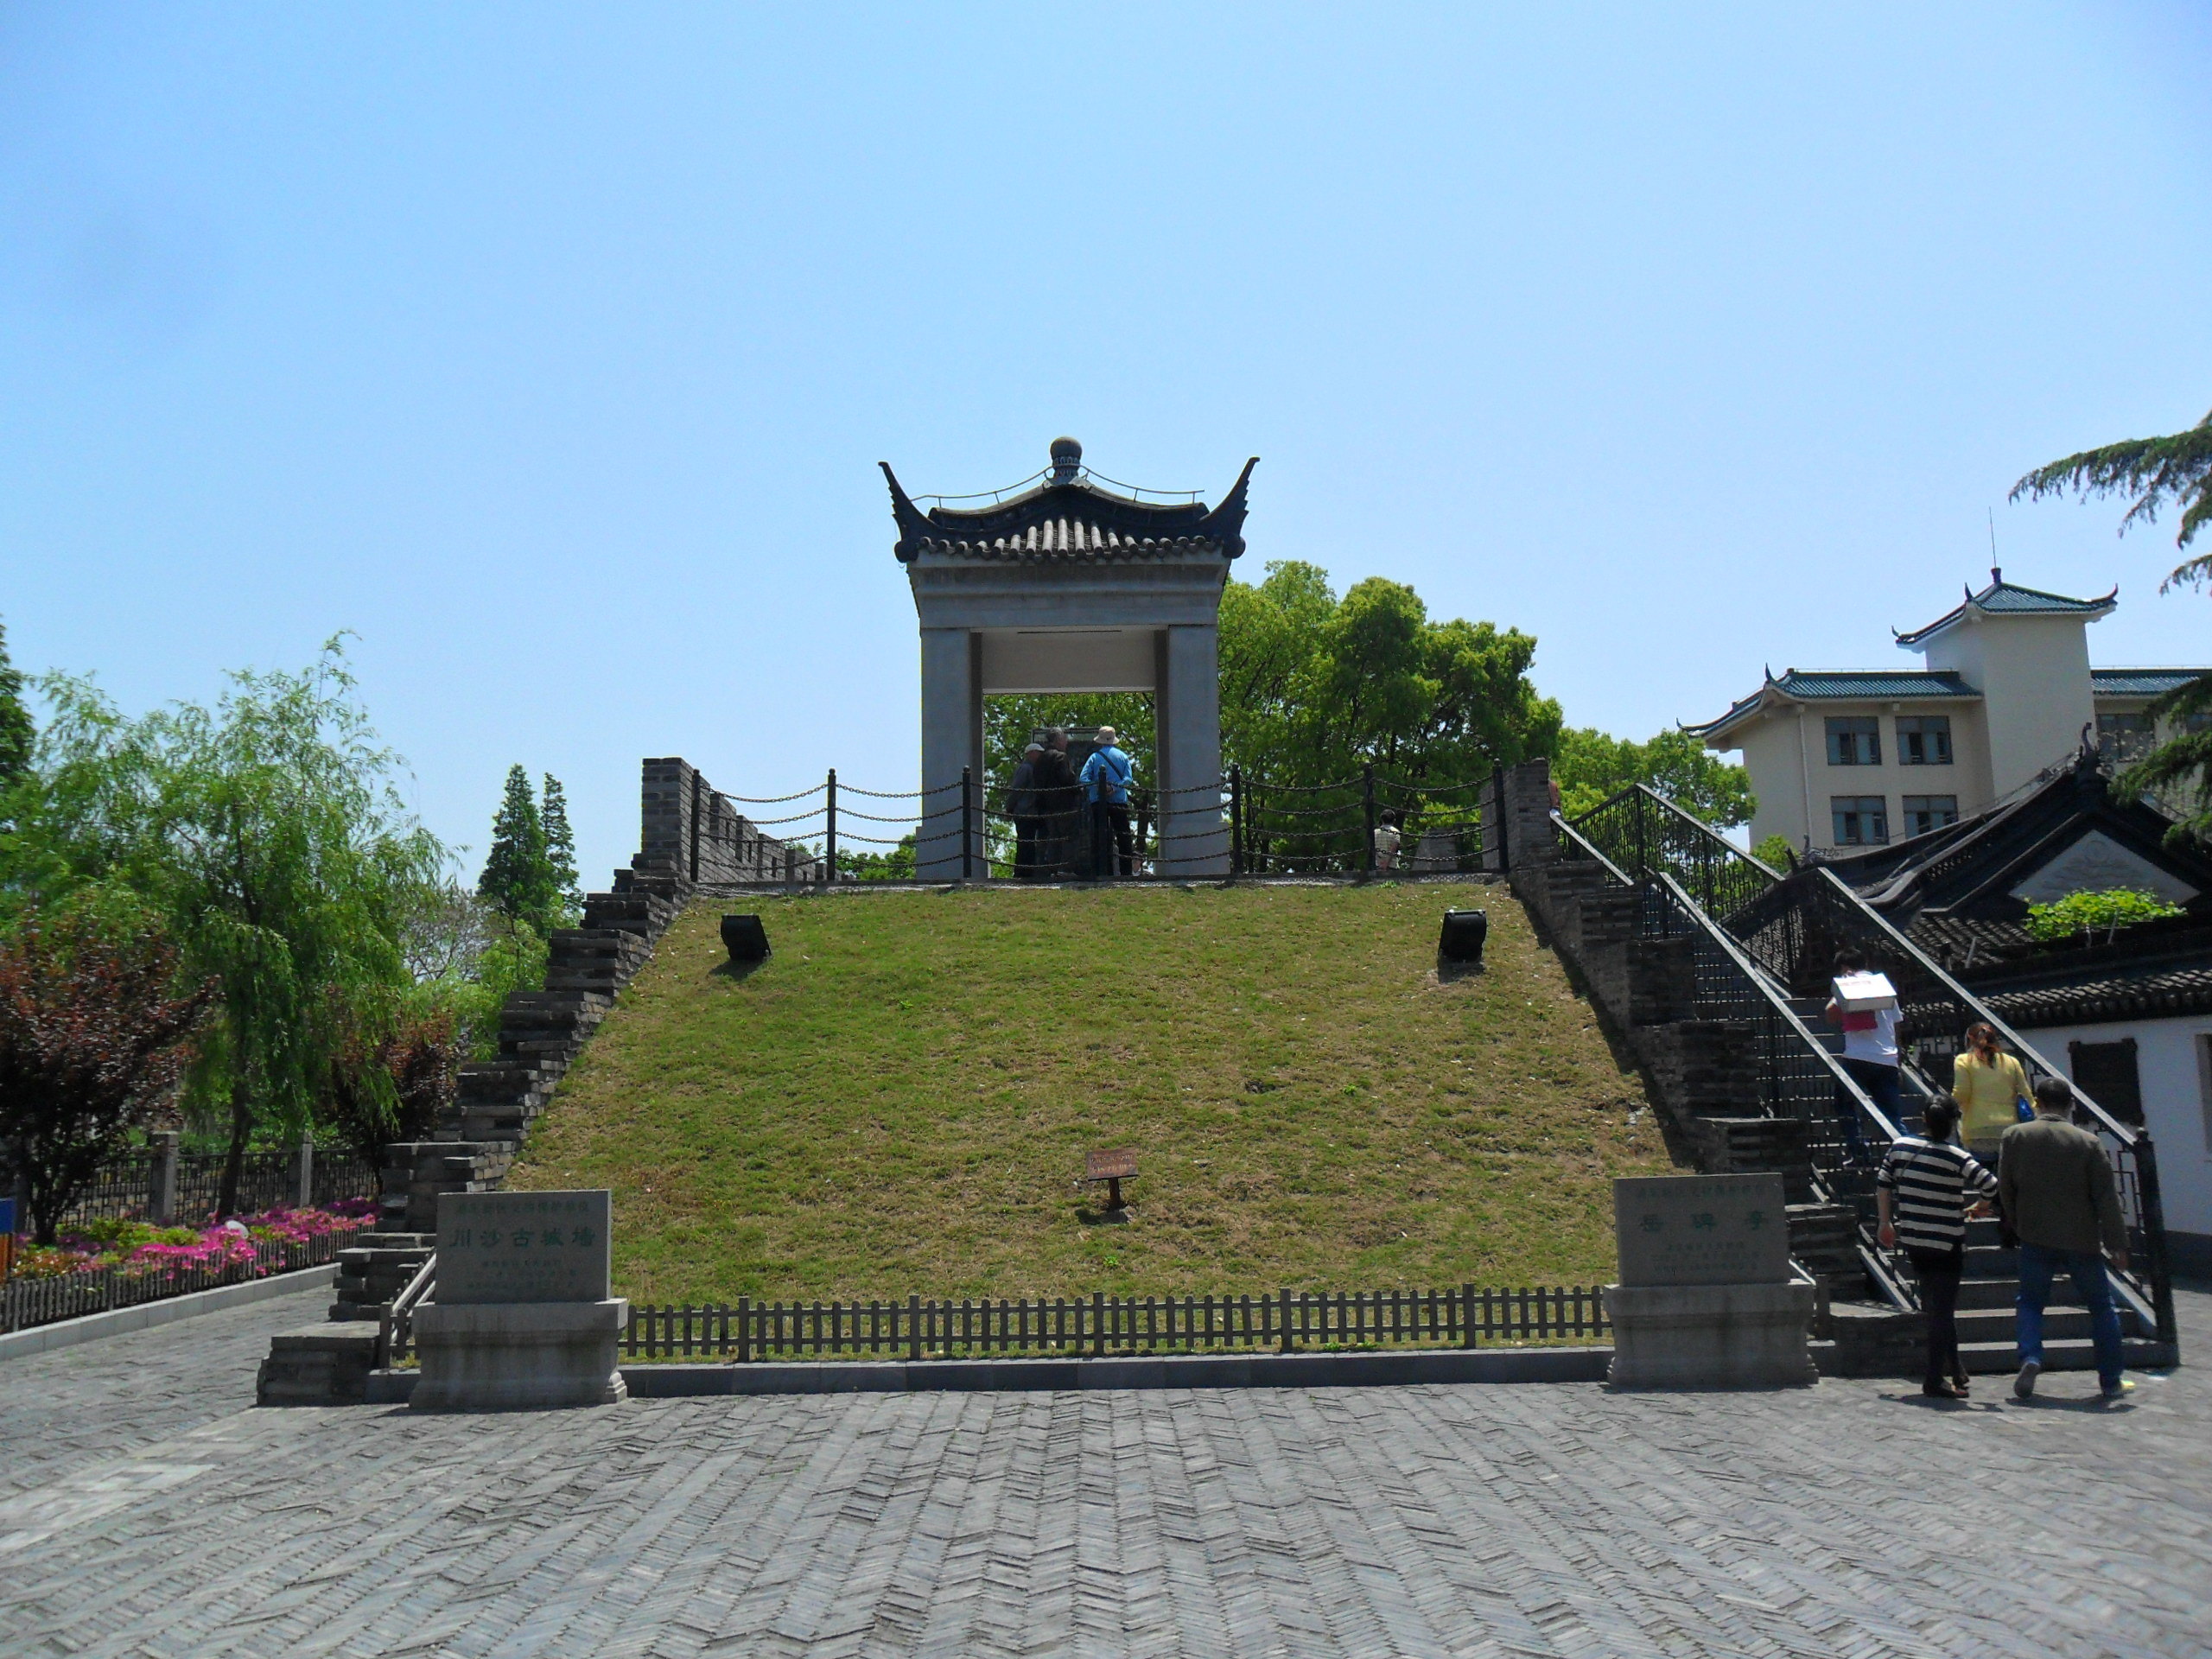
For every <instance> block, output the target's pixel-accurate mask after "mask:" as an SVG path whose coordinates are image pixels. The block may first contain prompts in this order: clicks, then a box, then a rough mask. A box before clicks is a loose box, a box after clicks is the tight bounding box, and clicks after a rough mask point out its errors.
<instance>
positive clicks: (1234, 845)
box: [1229, 766, 1244, 875]
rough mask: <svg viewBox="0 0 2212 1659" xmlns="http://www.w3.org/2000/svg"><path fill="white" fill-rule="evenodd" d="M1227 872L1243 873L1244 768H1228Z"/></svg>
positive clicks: (1233, 873) (1232, 873)
mask: <svg viewBox="0 0 2212 1659" xmlns="http://www.w3.org/2000/svg"><path fill="white" fill-rule="evenodd" d="M1229 873H1230V874H1231V875H1242V874H1244V768H1243V767H1242V766H1231V767H1230V769H1229Z"/></svg>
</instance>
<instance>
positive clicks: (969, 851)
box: [960, 766, 976, 881]
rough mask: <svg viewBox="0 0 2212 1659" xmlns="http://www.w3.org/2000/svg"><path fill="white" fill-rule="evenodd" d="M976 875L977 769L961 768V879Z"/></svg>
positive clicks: (970, 767)
mask: <svg viewBox="0 0 2212 1659" xmlns="http://www.w3.org/2000/svg"><path fill="white" fill-rule="evenodd" d="M974 874H976V769H975V768H974V767H973V766H963V767H961V768H960V879H961V880H963V881H965V880H969V878H970V877H971V876H973V875H974Z"/></svg>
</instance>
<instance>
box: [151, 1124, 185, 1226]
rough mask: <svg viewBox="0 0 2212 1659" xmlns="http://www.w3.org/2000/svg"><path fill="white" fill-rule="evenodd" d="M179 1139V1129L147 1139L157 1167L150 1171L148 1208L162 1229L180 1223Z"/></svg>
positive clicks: (161, 1130) (153, 1135)
mask: <svg viewBox="0 0 2212 1659" xmlns="http://www.w3.org/2000/svg"><path fill="white" fill-rule="evenodd" d="M177 1140H178V1135H177V1132H176V1131H175V1129H156V1130H154V1131H153V1132H152V1133H151V1134H149V1135H147V1137H146V1142H147V1145H148V1146H149V1147H150V1148H151V1149H152V1152H153V1154H154V1161H153V1164H152V1166H151V1167H150V1168H149V1170H148V1172H147V1186H148V1189H149V1190H148V1192H147V1194H146V1208H147V1209H148V1210H149V1211H151V1212H152V1215H153V1219H154V1224H155V1225H156V1226H158V1227H168V1226H170V1225H173V1224H175V1221H176V1156H177V1152H176V1148H177Z"/></svg>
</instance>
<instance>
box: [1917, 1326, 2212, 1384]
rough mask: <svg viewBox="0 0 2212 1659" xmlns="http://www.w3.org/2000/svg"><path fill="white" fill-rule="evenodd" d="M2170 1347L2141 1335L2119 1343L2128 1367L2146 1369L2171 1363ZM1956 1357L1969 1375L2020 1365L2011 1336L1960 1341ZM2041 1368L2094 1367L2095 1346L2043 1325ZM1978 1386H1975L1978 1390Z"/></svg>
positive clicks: (2000, 1372) (2004, 1372)
mask: <svg viewBox="0 0 2212 1659" xmlns="http://www.w3.org/2000/svg"><path fill="white" fill-rule="evenodd" d="M2122 1352H2123V1353H2124V1354H2125V1355H2126V1363H2127V1365H2128V1368H2129V1369H2130V1370H2149V1369H2151V1368H2152V1367H2156V1366H2163V1365H2170V1364H2171V1363H2173V1361H2172V1360H2171V1357H2169V1356H2170V1351H2169V1350H2167V1349H2165V1348H2164V1347H2163V1346H2162V1345H2161V1344H2158V1343H2155V1342H2149V1341H2145V1340H2144V1339H2143V1338H2129V1339H2128V1340H2127V1341H2126V1343H2125V1344H2122ZM1959 1358H1960V1360H1961V1363H1963V1364H1964V1365H1965V1366H1966V1368H1967V1375H1968V1376H1993V1375H2009V1374H2011V1373H2012V1372H2015V1371H2018V1370H2019V1369H2020V1351H2019V1350H2018V1348H2016V1347H2014V1346H2013V1345H2012V1341H2011V1339H2010V1338H2007V1339H2006V1340H2005V1341H2003V1342H1972V1343H1969V1342H1961V1343H1960V1344H1959ZM2043 1368H2044V1370H2046V1371H2094V1370H2096V1369H2097V1353H2096V1349H2095V1347H2094V1344H2091V1343H2090V1342H2089V1341H2088V1339H2087V1338H2070V1337H2069V1338H2057V1339H2054V1338H2051V1337H2050V1334H2049V1332H2048V1329H2047V1328H2046V1332H2045V1335H2044V1344H2043ZM1979 1392H1980V1390H1978V1389H1977V1390H1976V1393H1977V1394H1979Z"/></svg>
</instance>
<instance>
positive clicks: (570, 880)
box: [537, 772, 584, 916]
mask: <svg viewBox="0 0 2212 1659" xmlns="http://www.w3.org/2000/svg"><path fill="white" fill-rule="evenodd" d="M537 816H538V821H539V822H540V823H543V825H544V828H545V868H546V870H547V873H548V874H550V875H551V877H552V879H553V890H554V893H555V895H556V900H555V901H556V904H557V905H558V906H560V908H561V909H562V910H563V911H564V912H567V913H568V915H570V916H573V915H575V914H576V913H578V912H581V911H582V909H583V907H584V896H583V893H582V892H581V891H580V890H579V889H578V887H577V886H576V837H575V832H574V831H573V830H571V829H569V794H568V791H566V790H564V789H563V788H562V787H561V780H560V779H558V778H556V777H555V776H554V775H553V774H552V773H551V772H547V773H546V774H545V775H544V786H543V797H542V798H541V801H540V804H539V805H538V809H537Z"/></svg>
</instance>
